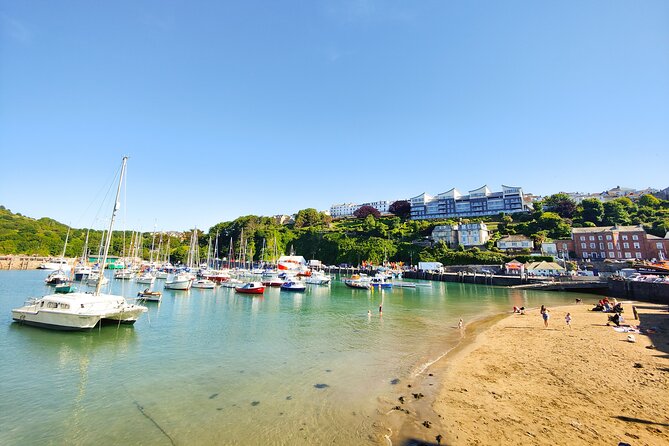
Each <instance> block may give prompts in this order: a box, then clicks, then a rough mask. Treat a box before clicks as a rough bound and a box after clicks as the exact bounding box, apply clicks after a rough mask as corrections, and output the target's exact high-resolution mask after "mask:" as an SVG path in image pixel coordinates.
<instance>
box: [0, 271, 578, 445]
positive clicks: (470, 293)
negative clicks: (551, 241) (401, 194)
mask: <svg viewBox="0 0 669 446" xmlns="http://www.w3.org/2000/svg"><path fill="white" fill-rule="evenodd" d="M45 276H46V272H43V271H0V389H1V394H2V398H1V399H0V444H3V445H24V444H37V443H46V444H64V443H67V444H92V443H96V444H144V445H169V444H180V445H183V444H189V445H190V444H332V443H338V444H365V443H370V442H371V440H370V434H371V433H372V431H373V427H372V424H373V423H374V422H375V421H377V413H378V410H377V409H378V406H379V398H384V397H390V396H392V395H394V392H396V391H397V386H396V385H393V384H392V381H393V380H394V379H399V380H400V383H401V382H402V381H403V380H407V379H409V378H411V377H412V376H413V375H415V374H417V373H419V372H420V371H421V370H422V369H423V366H424V365H425V364H426V363H429V362H431V361H433V360H434V359H435V358H438V357H439V356H441V355H442V354H443V353H444V352H446V351H447V350H449V349H450V348H452V347H453V346H454V345H455V344H456V343H457V342H458V339H459V338H460V332H459V330H457V328H455V327H456V326H457V321H458V319H459V318H461V317H462V318H463V319H464V320H465V322H470V321H472V320H474V319H479V318H483V317H486V316H490V315H493V314H496V313H500V312H504V311H509V310H510V309H511V307H513V306H514V305H516V306H523V305H524V306H526V307H536V306H539V305H541V304H546V305H549V306H551V305H556V304H560V303H567V302H573V299H574V296H575V295H574V294H567V293H546V292H530V291H519V290H508V289H504V288H493V287H485V286H476V285H463V284H446V283H433V284H430V283H428V282H425V283H423V285H427V286H421V287H417V288H415V289H408V288H395V289H392V290H389V291H383V292H380V291H375V292H368V291H364V290H353V289H350V288H347V287H345V286H344V285H343V284H342V283H340V282H338V281H335V282H334V283H333V284H332V285H331V286H329V287H315V286H310V287H309V288H307V291H306V292H305V293H297V294H296V293H288V292H285V291H284V292H281V291H280V290H279V289H276V288H271V289H268V290H267V291H266V293H265V295H264V296H263V297H249V296H246V295H240V294H236V293H235V292H234V290H232V289H227V288H220V289H217V290H195V289H193V290H190V291H188V292H183V291H170V290H165V291H164V295H163V301H162V302H161V303H160V304H156V303H150V302H149V303H147V304H146V305H147V306H148V307H149V312H148V313H147V314H145V315H144V316H143V317H142V319H140V320H139V321H138V322H137V323H136V324H135V325H134V326H120V327H116V326H105V327H102V328H101V329H95V330H93V331H89V332H57V331H50V330H44V329H40V328H35V327H29V326H23V325H19V324H16V323H12V321H11V309H12V308H15V307H18V306H20V305H22V304H23V302H24V301H25V300H26V299H27V298H28V297H32V296H37V297H38V296H41V295H43V294H46V293H48V292H50V291H51V290H50V289H48V288H47V287H46V286H44V284H43V279H44V277H45ZM110 282H111V283H110V286H111V288H112V291H114V292H115V293H119V294H123V295H124V296H126V297H133V296H135V295H136V293H137V291H138V290H139V289H143V288H144V286H143V285H140V286H138V285H135V284H134V282H129V281H115V280H111V281H110ZM155 288H156V289H161V288H162V283H161V281H157V282H156V287H155ZM381 302H383V315H382V316H380V315H379V312H378V307H379V304H381ZM368 310H370V311H371V313H372V315H371V317H369V316H368V314H367V312H368Z"/></svg>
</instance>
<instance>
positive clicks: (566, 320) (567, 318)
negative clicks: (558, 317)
mask: <svg viewBox="0 0 669 446" xmlns="http://www.w3.org/2000/svg"><path fill="white" fill-rule="evenodd" d="M564 321H565V323H566V324H567V327H569V329H570V330H571V313H567V315H566V316H565V317H564Z"/></svg>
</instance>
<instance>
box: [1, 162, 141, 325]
mask: <svg viewBox="0 0 669 446" xmlns="http://www.w3.org/2000/svg"><path fill="white" fill-rule="evenodd" d="M127 159H128V158H127V157H124V158H123V164H122V167H121V174H120V176H119V184H118V189H117V191H116V200H115V201H114V207H113V210H112V216H111V220H110V223H109V231H108V232H107V234H108V235H107V239H106V241H105V249H104V256H103V261H102V264H103V265H104V264H105V263H106V261H107V254H108V252H109V245H110V243H111V234H112V228H113V225H114V216H115V215H116V211H117V210H118V203H119V197H120V194H121V183H122V181H123V174H124V172H125V167H126V162H127ZM103 278H104V275H102V274H100V275H99V276H98V282H97V286H96V288H95V292H93V293H82V292H74V293H67V294H48V295H46V296H43V297H41V298H31V299H28V300H27V301H26V303H25V304H24V305H23V306H22V307H19V308H15V309H13V310H12V319H13V320H14V321H16V322H19V323H23V324H27V325H35V326H39V327H44V328H50V329H56V330H85V329H91V328H93V327H95V326H96V325H98V324H100V323H102V322H103V321H114V322H115V323H127V324H132V323H135V321H137V319H138V318H139V317H140V316H141V315H142V313H145V312H146V311H148V308H146V307H144V306H142V305H136V304H130V303H128V302H127V301H126V299H125V298H124V297H123V296H115V295H111V294H103V293H100V289H101V287H102V279H103Z"/></svg>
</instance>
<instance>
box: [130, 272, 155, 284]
mask: <svg viewBox="0 0 669 446" xmlns="http://www.w3.org/2000/svg"><path fill="white" fill-rule="evenodd" d="M135 281H136V282H137V283H141V284H144V285H153V282H155V281H156V276H154V275H153V273H152V272H150V271H146V272H144V273H142V274H140V275H139V276H137V278H136V279H135Z"/></svg>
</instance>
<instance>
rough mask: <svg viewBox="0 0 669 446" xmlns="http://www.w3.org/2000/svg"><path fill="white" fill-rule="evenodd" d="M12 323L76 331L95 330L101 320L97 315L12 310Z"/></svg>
mask: <svg viewBox="0 0 669 446" xmlns="http://www.w3.org/2000/svg"><path fill="white" fill-rule="evenodd" d="M12 319H14V321H16V322H18V323H20V324H25V325H32V326H35V327H42V328H49V329H52V330H64V331H76V330H89V329H91V328H95V327H96V326H97V324H98V323H99V322H100V320H101V319H102V318H101V317H100V316H98V315H78V314H63V313H61V312H55V311H45V310H41V311H40V310H38V311H30V310H23V309H20V308H19V309H16V310H12Z"/></svg>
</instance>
